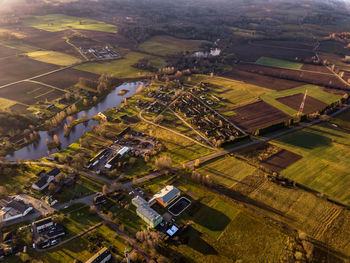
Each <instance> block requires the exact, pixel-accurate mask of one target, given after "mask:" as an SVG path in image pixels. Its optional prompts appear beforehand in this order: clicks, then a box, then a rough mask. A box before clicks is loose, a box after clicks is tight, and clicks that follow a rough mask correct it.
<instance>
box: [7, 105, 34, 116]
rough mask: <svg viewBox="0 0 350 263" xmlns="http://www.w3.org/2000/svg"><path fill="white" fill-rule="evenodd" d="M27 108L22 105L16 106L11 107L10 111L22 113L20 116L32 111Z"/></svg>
mask: <svg viewBox="0 0 350 263" xmlns="http://www.w3.org/2000/svg"><path fill="white" fill-rule="evenodd" d="M27 108H28V107H27V106H24V105H22V104H15V105H12V106H11V107H9V110H10V111H12V112H16V113H20V114H27V113H30V112H31V111H29V110H27Z"/></svg>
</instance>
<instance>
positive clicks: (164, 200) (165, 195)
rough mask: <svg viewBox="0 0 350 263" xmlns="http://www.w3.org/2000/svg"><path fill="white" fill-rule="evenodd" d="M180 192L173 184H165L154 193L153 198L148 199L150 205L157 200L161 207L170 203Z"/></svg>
mask: <svg viewBox="0 0 350 263" xmlns="http://www.w3.org/2000/svg"><path fill="white" fill-rule="evenodd" d="M180 194H181V192H180V190H179V189H177V188H176V187H175V186H173V185H167V186H166V187H164V188H163V189H162V190H160V191H159V192H158V193H156V194H155V195H154V196H153V198H152V199H151V200H150V201H149V204H150V205H153V204H154V203H155V202H158V203H159V204H161V205H162V206H163V207H167V206H168V205H169V204H170V203H172V202H173V201H175V199H177V198H178V197H179V196H180Z"/></svg>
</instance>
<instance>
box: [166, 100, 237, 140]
mask: <svg viewBox="0 0 350 263" xmlns="http://www.w3.org/2000/svg"><path fill="white" fill-rule="evenodd" d="M173 109H174V110H175V111H177V112H180V113H181V114H183V115H184V116H185V117H188V118H191V124H192V125H193V126H195V127H196V128H197V129H199V130H201V131H202V132H203V133H204V134H205V136H206V137H207V138H209V139H210V141H212V142H214V143H215V142H217V141H221V142H226V141H232V140H234V139H235V138H236V137H239V136H241V135H242V134H241V133H240V132H239V131H238V130H236V128H235V127H234V126H233V125H232V124H231V123H229V122H228V121H226V120H225V119H223V118H222V117H221V116H219V115H218V114H217V113H216V112H215V111H213V110H212V109H210V108H209V107H207V106H205V105H204V103H202V102H201V101H200V100H199V99H198V98H196V97H195V96H193V95H192V94H185V95H183V96H182V97H181V98H180V99H178V100H177V101H176V102H175V103H174V104H173Z"/></svg>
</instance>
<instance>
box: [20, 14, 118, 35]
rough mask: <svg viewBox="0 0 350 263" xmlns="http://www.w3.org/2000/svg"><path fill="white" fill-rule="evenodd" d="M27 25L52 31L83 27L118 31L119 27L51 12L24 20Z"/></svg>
mask: <svg viewBox="0 0 350 263" xmlns="http://www.w3.org/2000/svg"><path fill="white" fill-rule="evenodd" d="M23 24H24V25H26V26H31V27H35V28H38V29H42V30H45V31H50V32H57V31H63V30H66V29H83V30H92V31H102V32H110V33H115V32H117V27H116V26H114V25H110V24H106V23H104V22H101V21H97V20H94V19H88V18H82V17H74V16H67V15H62V14H51V15H45V16H36V17H35V18H32V19H27V20H25V21H24V22H23Z"/></svg>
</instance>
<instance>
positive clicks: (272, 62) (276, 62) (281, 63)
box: [255, 57, 303, 69]
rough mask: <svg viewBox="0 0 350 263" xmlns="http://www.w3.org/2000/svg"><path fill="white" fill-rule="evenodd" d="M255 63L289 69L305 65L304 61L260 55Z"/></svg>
mask: <svg viewBox="0 0 350 263" xmlns="http://www.w3.org/2000/svg"><path fill="white" fill-rule="evenodd" d="M255 63H257V64H259V65H263V66H270V67H278V68H288V69H301V68H302V67H303V64H302V63H298V62H294V61H288V60H283V59H278V58H271V57H260V58H259V59H258V60H257V61H256V62H255Z"/></svg>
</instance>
